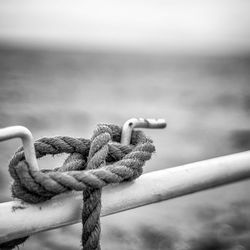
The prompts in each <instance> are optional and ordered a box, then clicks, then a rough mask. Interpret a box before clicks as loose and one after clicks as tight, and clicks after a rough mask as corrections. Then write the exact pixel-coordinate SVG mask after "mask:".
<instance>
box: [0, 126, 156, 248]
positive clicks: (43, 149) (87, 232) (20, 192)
mask: <svg viewBox="0 0 250 250" xmlns="http://www.w3.org/2000/svg"><path fill="white" fill-rule="evenodd" d="M121 133H122V129H121V128H120V127H118V126H116V125H107V124H100V125H98V126H97V128H96V130H95V131H94V133H93V136H92V138H91V140H87V139H82V138H72V137H65V136H64V137H62V136H58V137H52V138H41V139H39V140H37V141H36V142H35V144H34V145H35V151H36V157H37V158H41V157H43V156H45V155H56V154H61V153H68V154H69V156H68V158H67V159H66V160H65V162H64V163H63V165H62V167H59V168H55V169H52V170H50V169H43V170H40V171H35V170H33V169H31V168H30V167H29V165H28V163H27V162H26V161H25V157H24V151H23V149H22V148H20V149H19V150H18V151H17V152H16V153H15V155H14V156H13V158H12V159H11V161H10V165H9V172H10V174H11V176H12V178H13V179H14V183H13V185H12V194H13V196H14V197H16V198H19V199H22V200H24V201H26V202H29V203H39V202H42V201H46V200H48V199H51V198H52V197H54V196H55V195H58V194H60V193H64V192H68V191H71V190H76V191H83V209H82V225H83V232H82V249H84V250H87V249H88V250H97V249H100V243H99V242H100V211H101V189H102V188H103V187H104V186H106V185H109V184H115V183H120V182H123V181H131V180H134V179H135V178H137V177H139V176H140V175H141V174H142V171H143V169H142V167H143V165H144V164H145V162H146V161H147V160H149V159H150V158H151V155H152V153H153V152H154V151H155V147H154V146H153V144H152V140H150V139H148V138H147V137H146V136H145V135H144V133H142V132H141V131H133V132H132V137H131V144H130V145H121V144H120V141H121ZM4 244H5V243H4ZM14 246H15V245H14ZM0 249H4V248H1V245H0ZM6 249H7V248H6ZM8 249H11V248H8Z"/></svg>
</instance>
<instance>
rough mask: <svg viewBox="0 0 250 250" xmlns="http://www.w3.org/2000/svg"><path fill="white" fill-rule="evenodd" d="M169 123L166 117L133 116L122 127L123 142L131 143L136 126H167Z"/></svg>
mask: <svg viewBox="0 0 250 250" xmlns="http://www.w3.org/2000/svg"><path fill="white" fill-rule="evenodd" d="M166 126H167V123H166V122H165V120H164V119H144V118H131V119H129V120H127V121H126V122H125V123H124V125H123V127H122V138H121V144H124V145H129V144H130V140H131V134H132V130H133V129H134V128H157V129H159V128H166Z"/></svg>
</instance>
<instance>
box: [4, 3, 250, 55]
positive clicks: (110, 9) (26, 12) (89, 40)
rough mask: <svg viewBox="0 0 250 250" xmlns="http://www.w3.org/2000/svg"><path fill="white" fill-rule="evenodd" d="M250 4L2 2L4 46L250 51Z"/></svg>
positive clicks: (174, 50)
mask: <svg viewBox="0 0 250 250" xmlns="http://www.w3.org/2000/svg"><path fill="white" fill-rule="evenodd" d="M249 24H250V1H249V0H126V1H125V0H123V1H121V0H106V1H102V0H74V1H70V0H43V1H41V0H22V1H20V0H1V1H0V43H7V44H21V45H26V46H29V45H35V46H49V47H53V46H54V47H60V46H61V47H68V48H89V47H90V48H99V49H118V50H144V51H168V52H169V51H170V52H171V51H173V52H180V53H182V52H189V51H191V52H193V51H197V52H226V53H228V52H241V53H244V52H248V51H249V50H250V28H249V26H250V25H249Z"/></svg>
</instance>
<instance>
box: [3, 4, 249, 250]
mask: <svg viewBox="0 0 250 250" xmlns="http://www.w3.org/2000/svg"><path fill="white" fill-rule="evenodd" d="M249 26H250V2H249V1H248V0H242V1H238V0H220V1H217V0H210V1H205V0H190V1H185V0H174V1H173V0H164V1H163V0H155V1H153V0H144V1H142V0H133V1H132V0H127V1H121V0H107V1H101V0H91V1H90V0H75V1H69V0H52V1H49V0H43V1H39V0H23V1H19V0H1V2H0V127H5V126H11V125H24V126H27V127H28V128H29V129H30V130H31V131H32V133H33V135H34V137H35V138H36V139H38V138H40V137H42V136H53V135H69V136H78V137H85V138H90V137H91V135H92V131H93V129H94V128H95V126H96V124H97V123H100V122H105V123H114V124H119V125H122V124H123V123H124V122H125V121H126V120H127V119H129V118H132V117H145V118H152V117H153V118H165V119H166V120H167V123H168V128H167V129H166V130H158V131H152V130H148V131H146V133H147V134H148V135H149V136H150V137H151V138H152V139H153V140H154V142H155V145H156V150H157V152H156V154H155V155H154V157H153V158H152V160H151V161H150V162H148V163H147V164H146V166H145V172H150V171H154V170H158V169H164V168H170V167H173V166H178V165H182V164H185V163H190V162H195V161H199V160H204V159H208V158H213V157H216V156H221V155H227V154H232V153H236V152H241V151H245V150H248V149H249V148H250V127H249V126H250V30H249ZM19 146H20V141H19V140H12V141H6V142H2V143H0V162H1V167H0V202H4V201H8V200H11V193H10V186H11V178H10V176H9V173H8V161H9V159H10V158H11V156H12V154H13V153H14V152H15V150H16V148H17V147H19ZM64 158H65V156H62V157H55V158H53V159H51V158H49V157H48V158H47V157H46V159H41V160H39V165H40V166H41V167H49V168H53V167H56V166H59V165H60V164H61V163H62V161H63V159H64ZM249 188H250V182H249V181H241V182H238V183H234V184H231V185H226V186H223V187H220V188H215V189H211V190H208V191H204V192H199V193H196V194H192V195H189V196H185V197H181V198H177V199H173V200H170V201H166V202H161V203H158V204H153V205H150V206H145V207H142V208H138V209H134V210H130V211H127V212H123V213H119V214H116V215H112V216H109V217H105V218H102V219H101V223H102V239H101V243H102V249H103V250H105V249H107V250H108V249H109V250H112V249H120V250H126V249H130V250H131V249H148V250H151V249H157V250H158V249H159V250H160V249H170V250H201V249H202V250H224V249H227V250H249V249H250V237H249V235H250V196H249ZM80 235H81V225H80V224H79V225H74V226H70V227H64V228H60V229H57V230H53V231H48V232H44V233H40V234H37V235H34V236H33V237H31V238H30V239H29V240H28V241H27V242H26V243H25V244H24V245H21V246H20V250H23V249H27V250H32V249H44V250H50V249H51V250H52V249H53V250H56V249H58V250H59V249H60V250H63V249H65V250H66V249H67V250H68V249H72V250H73V249H80Z"/></svg>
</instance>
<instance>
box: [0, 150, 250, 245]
mask: <svg viewBox="0 0 250 250" xmlns="http://www.w3.org/2000/svg"><path fill="white" fill-rule="evenodd" d="M246 178H250V151H246V152H243V153H238V154H233V155H228V156H223V157H218V158H214V159H210V160H205V161H200V162H195V163H191V164H187V165H183V166H180V167H174V168H169V169H165V170H160V171H155V172H151V173H147V174H144V175H142V176H141V177H140V178H138V179H136V180H135V181H134V182H132V183H130V182H129V183H122V184H119V185H116V186H112V187H106V188H104V189H103V195H102V214H101V215H102V216H107V215H110V214H114V213H118V212H120V211H124V210H128V209H131V208H135V207H139V206H143V205H147V204H151V203H154V202H159V201H163V200H168V199H172V198H175V197H179V196H182V195H186V194H190V193H193V192H197V191H201V190H205V189H208V188H211V187H216V186H219V185H223V184H227V183H231V182H235V181H239V180H242V179H246ZM81 204H82V194H81V192H75V193H73V194H72V193H69V194H64V195H60V196H58V197H55V198H54V199H52V200H50V201H47V202H44V203H40V204H36V205H30V204H27V203H23V202H20V201H12V202H6V203H2V204H0V242H5V241H7V240H11V239H14V238H18V237H22V236H26V235H30V234H34V233H37V232H41V231H45V230H49V229H54V228H58V227H61V226H65V225H70V224H74V223H77V222H79V221H80V220H81Z"/></svg>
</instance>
